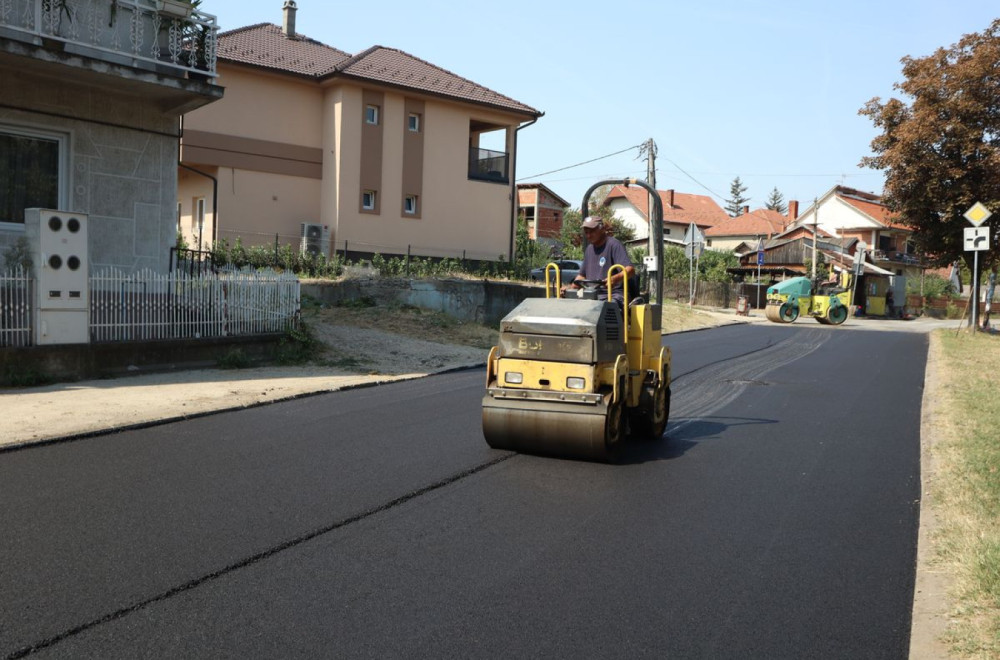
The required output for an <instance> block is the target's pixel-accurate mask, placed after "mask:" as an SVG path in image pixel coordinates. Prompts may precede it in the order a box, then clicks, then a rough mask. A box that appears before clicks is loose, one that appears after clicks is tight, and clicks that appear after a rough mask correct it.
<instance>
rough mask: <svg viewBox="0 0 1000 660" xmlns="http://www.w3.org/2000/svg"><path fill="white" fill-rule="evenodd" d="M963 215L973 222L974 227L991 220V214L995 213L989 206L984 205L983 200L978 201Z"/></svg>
mask: <svg viewBox="0 0 1000 660" xmlns="http://www.w3.org/2000/svg"><path fill="white" fill-rule="evenodd" d="M963 215H964V216H965V219H966V220H968V221H969V222H971V223H972V226H973V227H978V226H979V225H981V224H983V223H984V222H986V221H987V220H989V218H990V216H991V215H993V213H992V212H991V211H990V210H989V209H988V208H986V207H985V206H983V203H982V202H976V203H975V204H973V205H972V207H971V208H970V209H969V210H968V211H966V212H965V213H964V214H963Z"/></svg>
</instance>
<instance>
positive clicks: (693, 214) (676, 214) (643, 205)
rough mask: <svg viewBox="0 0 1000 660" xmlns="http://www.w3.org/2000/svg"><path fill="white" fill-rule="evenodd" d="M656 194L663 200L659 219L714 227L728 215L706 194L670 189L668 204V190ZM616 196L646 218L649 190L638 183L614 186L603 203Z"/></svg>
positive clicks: (647, 215) (647, 216) (647, 214)
mask: <svg viewBox="0 0 1000 660" xmlns="http://www.w3.org/2000/svg"><path fill="white" fill-rule="evenodd" d="M656 192H658V193H659V194H660V202H661V203H662V204H663V221H664V222H674V223H679V224H690V223H692V222H693V223H695V224H696V225H698V226H699V227H714V226H715V225H716V224H718V223H720V222H723V221H725V220H726V219H727V218H729V216H728V215H727V214H726V212H725V211H723V210H722V207H720V206H719V205H718V204H716V203H715V201H714V200H713V199H712V198H711V197H708V196H706V195H691V194H688V193H679V192H674V204H673V206H671V205H670V204H668V201H669V199H670V192H671V191H669V190H657V191H656ZM618 198H625V199H626V200H628V201H629V203H630V204H632V206H634V207H635V208H636V210H637V211H639V213H640V214H641V215H642V216H643V217H644V218H646V219H647V220H648V218H649V194H648V193H647V192H646V190H645V189H644V188H640V187H638V186H629V187H627V188H626V187H625V186H621V185H618V186H614V187H613V188H612V189H611V192H609V193H608V196H607V197H606V198H605V200H604V203H605V204H607V203H608V202H609V201H611V200H613V199H618Z"/></svg>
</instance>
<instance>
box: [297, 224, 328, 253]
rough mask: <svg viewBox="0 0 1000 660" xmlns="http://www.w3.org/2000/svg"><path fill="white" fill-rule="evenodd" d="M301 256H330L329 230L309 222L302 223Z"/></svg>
mask: <svg viewBox="0 0 1000 660" xmlns="http://www.w3.org/2000/svg"><path fill="white" fill-rule="evenodd" d="M300 249H301V251H302V254H313V255H318V254H321V255H323V256H324V257H329V256H330V228H329V227H327V226H326V225H317V224H313V223H311V222H303V223H302V246H301V248H300Z"/></svg>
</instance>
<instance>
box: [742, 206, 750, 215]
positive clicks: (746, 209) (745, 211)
mask: <svg viewBox="0 0 1000 660" xmlns="http://www.w3.org/2000/svg"><path fill="white" fill-rule="evenodd" d="M743 215H750V207H749V206H744V207H743Z"/></svg>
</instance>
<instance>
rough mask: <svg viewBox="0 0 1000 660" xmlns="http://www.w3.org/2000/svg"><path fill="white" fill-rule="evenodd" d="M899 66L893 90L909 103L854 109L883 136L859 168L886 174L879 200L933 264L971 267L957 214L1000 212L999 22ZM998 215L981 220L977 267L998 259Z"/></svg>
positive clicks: (876, 100) (877, 102)
mask: <svg viewBox="0 0 1000 660" xmlns="http://www.w3.org/2000/svg"><path fill="white" fill-rule="evenodd" d="M901 61H902V64H903V76H904V78H905V80H904V81H903V82H901V83H896V84H895V85H894V87H893V88H894V89H896V90H898V91H900V92H901V93H902V95H904V96H905V97H908V101H903V100H899V99H896V98H891V99H889V100H888V101H886V102H884V103H883V102H882V100H881V99H880V98H878V97H875V98H873V99H871V100H870V101H868V103H866V104H865V105H864V107H863V108H861V110H860V111H859V114H861V115H863V116H866V117H868V118H869V119H870V120H871V121H872V122H873V123H874V124H875V127H876V128H878V129H880V130H881V131H882V133H881V135H878V136H877V137H875V139H874V140H872V143H871V149H872V152H873V153H874V154H875V155H873V156H868V157H865V158H862V159H861V165H862V166H865V167H870V168H872V169H876V170H881V171H883V172H884V173H885V189H884V197H883V201H884V202H885V204H886V205H887V206H888V207H889V209H890V210H892V211H893V212H895V213H896V214H898V216H899V219H900V221H901V222H903V223H905V224H906V225H908V226H910V227H911V228H912V229H913V232H914V233H913V240H914V242H915V244H916V245H917V248H918V250H919V251H920V252H922V253H923V254H924V255H926V257H928V258H929V259H930V260H931V262H932V263H933V264H935V265H939V266H943V265H946V264H948V263H950V262H953V261H954V260H956V259H957V258H959V257H964V258H965V259H966V260H967V261H968V262H969V263H972V261H971V260H972V253H971V252H965V251H964V250H963V232H962V229H963V228H965V227H967V226H969V225H968V223H967V222H966V220H965V219H964V218H963V217H962V214H963V213H964V212H965V211H966V210H967V209H968V208H969V207H970V206H972V204H973V203H975V202H976V201H981V202H982V203H983V204H985V205H986V206H987V207H989V208H991V209H992V210H993V211H995V212H1000V82H998V78H997V73H996V70H997V63H998V62H1000V19H997V20H995V21H994V22H993V23H992V24H991V25H990V26H989V27H988V28H987V29H986V30H984V31H983V32H981V33H973V34H967V35H965V36H963V37H962V38H961V39H960V40H959V41H958V43H957V44H953V45H952V46H951V47H949V48H939V49H938V50H936V51H935V52H934V53H933V54H931V55H928V56H926V57H920V58H913V57H910V56H906V57H904V58H903V59H902V60H901ZM998 215H1000V214H998ZM998 215H994V217H993V218H991V219H990V220H989V221H988V224H992V225H993V228H992V231H991V232H990V234H991V236H992V245H991V249H990V250H989V252H988V253H987V252H980V253H979V255H980V259H979V260H980V263H983V265H987V264H989V263H996V262H997V261H998V237H997V235H998V233H1000V231H998V229H1000V222H997V220H996V219H997V217H998ZM984 257H985V259H984ZM984 262H985V263H984Z"/></svg>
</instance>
